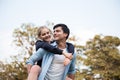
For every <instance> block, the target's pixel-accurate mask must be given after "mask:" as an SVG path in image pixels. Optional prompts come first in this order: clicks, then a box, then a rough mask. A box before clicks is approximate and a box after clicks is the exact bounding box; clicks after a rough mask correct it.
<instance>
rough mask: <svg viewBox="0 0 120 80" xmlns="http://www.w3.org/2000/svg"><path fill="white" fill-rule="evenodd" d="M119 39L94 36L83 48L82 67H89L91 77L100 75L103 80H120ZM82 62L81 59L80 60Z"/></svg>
mask: <svg viewBox="0 0 120 80" xmlns="http://www.w3.org/2000/svg"><path fill="white" fill-rule="evenodd" d="M119 46H120V39H119V38H118V37H113V36H100V35H96V36H95V37H94V38H93V39H91V40H89V41H87V42H86V45H85V46H84V49H85V50H84V51H85V53H84V54H85V55H86V56H87V58H86V59H83V62H84V65H87V66H90V69H91V72H90V73H91V74H93V75H92V77H93V76H94V75H96V74H100V77H101V78H103V79H104V80H112V79H115V78H116V77H117V78H119V79H120V72H119V70H120V50H119V49H118V47H119ZM81 60H82V59H81Z"/></svg>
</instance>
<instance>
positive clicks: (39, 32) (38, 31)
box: [37, 26, 52, 39]
mask: <svg viewBox="0 0 120 80" xmlns="http://www.w3.org/2000/svg"><path fill="white" fill-rule="evenodd" d="M45 28H46V29H48V30H49V31H50V34H51V35H52V31H51V30H50V29H49V28H48V27H46V26H40V27H39V28H38V30H37V37H38V39H39V38H40V35H41V32H42V30H43V29H45Z"/></svg>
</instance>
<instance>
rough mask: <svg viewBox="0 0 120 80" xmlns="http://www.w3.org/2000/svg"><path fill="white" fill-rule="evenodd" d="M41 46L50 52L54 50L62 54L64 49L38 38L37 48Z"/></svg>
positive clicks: (55, 52)
mask: <svg viewBox="0 0 120 80" xmlns="http://www.w3.org/2000/svg"><path fill="white" fill-rule="evenodd" d="M39 48H43V49H45V50H47V51H49V52H52V53H54V54H62V53H63V50H61V49H59V48H56V47H55V46H52V45H50V44H49V43H47V42H44V41H41V40H38V41H37V42H36V50H38V49H39Z"/></svg>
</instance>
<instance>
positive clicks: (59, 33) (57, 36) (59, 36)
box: [53, 27, 67, 40]
mask: <svg viewBox="0 0 120 80" xmlns="http://www.w3.org/2000/svg"><path fill="white" fill-rule="evenodd" d="M53 35H54V40H63V39H66V36H67V34H66V33H64V32H63V30H62V28H61V27H57V28H55V29H54V33H53Z"/></svg>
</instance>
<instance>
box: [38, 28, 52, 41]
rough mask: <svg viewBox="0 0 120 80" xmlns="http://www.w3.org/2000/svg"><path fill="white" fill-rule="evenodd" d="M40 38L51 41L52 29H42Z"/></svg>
mask: <svg viewBox="0 0 120 80" xmlns="http://www.w3.org/2000/svg"><path fill="white" fill-rule="evenodd" d="M40 38H41V39H42V40H43V41H46V42H50V41H51V32H50V30H49V29H47V28H43V29H42V31H41V35H40Z"/></svg>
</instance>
